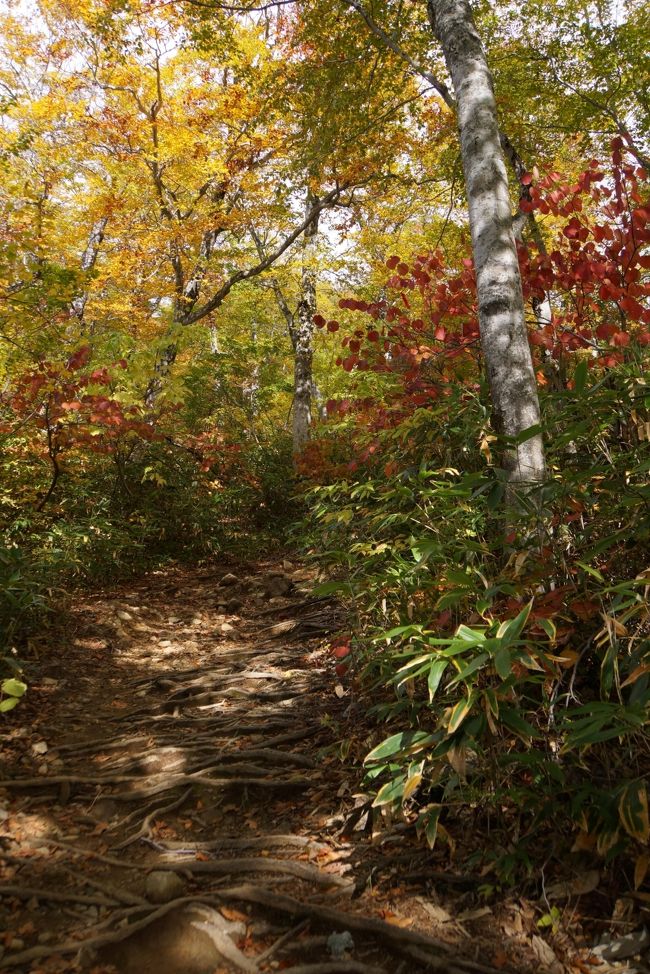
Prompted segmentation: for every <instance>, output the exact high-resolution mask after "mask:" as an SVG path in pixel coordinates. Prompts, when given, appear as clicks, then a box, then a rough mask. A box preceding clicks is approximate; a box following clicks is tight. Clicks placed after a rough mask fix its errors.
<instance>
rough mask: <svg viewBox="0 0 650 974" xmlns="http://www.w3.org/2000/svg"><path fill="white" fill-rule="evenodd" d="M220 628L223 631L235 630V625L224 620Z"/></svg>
mask: <svg viewBox="0 0 650 974" xmlns="http://www.w3.org/2000/svg"><path fill="white" fill-rule="evenodd" d="M219 629H220V630H221V632H224V633H227V632H234V631H235V627H234V626H231V625H230V623H229V622H222V623H221V625H220V626H219Z"/></svg>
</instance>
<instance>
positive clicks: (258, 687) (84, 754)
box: [0, 563, 542, 974]
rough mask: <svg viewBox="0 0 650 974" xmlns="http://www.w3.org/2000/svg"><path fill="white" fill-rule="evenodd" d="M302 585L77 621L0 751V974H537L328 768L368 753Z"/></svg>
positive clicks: (99, 608)
mask: <svg viewBox="0 0 650 974" xmlns="http://www.w3.org/2000/svg"><path fill="white" fill-rule="evenodd" d="M226 574H227V578H228V581H227V583H225V581H224V584H220V581H221V579H222V577H223V576H224V575H226ZM312 575H313V573H312V572H310V571H308V570H306V569H303V568H296V567H294V566H292V565H290V564H289V563H285V564H284V566H283V567H279V566H277V565H258V566H255V567H254V568H252V569H249V570H247V571H245V570H243V569H237V570H236V574H235V575H234V576H233V573H232V572H228V573H227V571H226V569H225V568H222V569H220V570H219V569H217V568H215V569H214V571H208V570H200V571H194V572H189V571H180V570H170V571H167V572H154V573H152V574H151V575H150V576H149V577H147V578H144V579H142V580H141V581H140V582H138V583H131V585H130V586H127V587H126V588H125V589H122V590H119V591H118V590H112V591H110V592H106V593H100V594H97V595H95V596H92V597H88V598H87V599H86V600H85V602H82V603H81V604H79V605H78V606H77V607H76V610H75V613H74V615H73V617H72V619H71V620H70V621H69V625H67V626H66V632H65V634H63V635H62V636H61V637H60V639H59V641H58V643H57V644H56V645H53V646H52V648H51V654H50V656H49V658H48V659H47V660H41V662H40V664H39V667H40V672H39V673H38V676H37V678H36V680H35V681H34V683H33V685H32V687H31V688H30V693H29V695H28V698H27V702H26V703H25V704H23V705H22V706H21V708H20V709H19V710H18V711H16V716H17V717H19V718H20V720H18V719H17V720H16V721H14V723H13V724H12V725H11V728H10V731H9V733H8V735H7V738H6V741H5V749H4V756H3V762H2V766H1V767H0V812H1V814H0V851H1V853H2V856H1V860H2V861H1V863H0V897H1V901H0V928H2V929H4V930H6V931H7V933H6V935H5V937H4V940H2V939H0V968H6V969H8V970H9V969H10V970H12V971H16V972H19V974H20V972H31V974H67V972H78V971H87V972H91V971H92V972H93V974H108V972H115V971H117V972H118V974H147V972H148V971H155V972H156V974H227V972H239V971H243V972H248V974H264V972H270V971H272V970H274V969H276V967H278V966H279V968H280V969H281V970H283V971H285V974H286V972H290V974H291V972H292V974H330V972H331V974H335V972H341V974H345V972H358V974H417V972H422V971H445V972H449V974H472V972H474V974H496V972H497V971H508V970H509V971H524V970H526V971H529V972H531V974H532V972H533V971H535V972H537V971H541V970H542V967H540V966H539V965H536V966H532V965H528V967H526V964H525V963H522V962H521V958H522V957H524V956H525V952H524V951H523V950H520V951H519V953H517V949H518V948H517V943H516V942H513V945H512V949H511V950H510V956H506V955H505V954H504V953H503V951H502V949H501V947H502V943H501V941H500V939H499V937H498V934H495V931H494V930H493V929H490V925H489V924H488V925H486V924H481V923H480V922H479V923H476V924H472V921H471V920H465V921H464V925H462V924H460V923H457V922H456V921H455V920H454V918H453V915H452V913H453V910H452V913H449V914H447V913H446V911H445V910H444V909H443V908H442V905H441V903H442V898H443V897H444V896H447V893H448V888H451V889H455V892H454V894H453V895H454V896H456V897H465V898H466V899H465V901H464V905H465V906H466V905H467V904H468V903H469V904H470V905H471V903H472V902H474V901H473V900H472V898H473V897H475V896H476V885H477V882H476V880H475V878H474V877H469V878H468V877H463V876H460V877H458V876H455V875H454V874H453V873H449V872H446V871H445V870H444V869H443V868H442V864H441V862H440V860H439V859H438V860H436V859H435V857H433V856H432V855H431V854H430V853H428V852H427V851H426V850H423V849H422V846H421V845H420V844H418V842H417V841H416V839H415V836H414V835H413V834H412V833H410V832H408V831H407V830H405V828H404V826H400V825H399V823H397V824H396V825H395V826H392V825H391V823H390V820H388V819H386V820H384V819H381V818H377V817H374V818H373V816H374V811H373V810H372V808H371V807H370V806H371V799H370V798H369V796H368V795H366V794H365V793H363V791H362V790H361V785H360V778H359V772H358V770H357V767H356V766H355V765H354V764H352V763H349V764H348V765H347V766H346V764H345V763H344V762H343V761H342V760H341V759H340V754H341V753H347V748H348V747H350V746H352V747H355V746H356V747H358V750H359V751H360V753H361V754H362V753H363V748H364V747H367V744H368V741H369V739H370V734H371V733H372V731H371V730H365V729H364V728H363V727H361V726H359V725H358V721H356V722H355V718H354V716H353V715H352V710H351V709H350V708H351V703H352V700H351V696H350V692H349V690H347V689H346V688H344V687H340V686H338V680H337V678H336V676H335V674H334V671H333V664H332V660H331V658H330V656H329V655H328V653H327V651H326V639H325V637H326V636H327V634H328V633H336V632H337V631H340V630H341V627H342V626H343V625H344V621H345V620H344V616H343V614H342V611H341V609H340V608H339V607H337V606H336V605H334V604H332V603H330V602H329V601H328V600H326V599H320V598H314V597H313V596H311V594H310V593H311V589H312V587H313V577H312ZM233 577H234V581H233ZM269 578H273V579H275V580H276V581H275V583H274V584H275V587H276V590H281V591H283V593H284V594H283V595H280V596H275V597H273V598H272V599H271V600H270V601H271V604H269V598H268V584H267V580H268V579H269ZM277 579H281V580H282V581H281V583H278V581H277ZM235 605H237V608H236V609H234V608H233V606H235ZM229 606H230V608H228V607H229ZM274 619H275V621H273V620H274ZM21 720H22V721H23V723H22V724H21V722H20V721H21ZM355 740H357V741H358V744H355ZM380 822H383V831H381V830H379V828H378V824H379V823H380ZM373 831H374V836H373ZM239 853H241V855H239ZM436 865H437V868H436ZM258 876H259V882H258V881H257V880H255V881H253V880H251V879H250V877H258ZM416 876H418V877H419V878H416ZM467 898H470V899H467ZM458 902H460V900H459V901H458ZM448 905H449V907H450V910H451V909H452V907H451V904H448ZM436 910H437V911H438V919H437V920H436V919H435V915H436ZM479 912H480V911H479ZM445 917H448V920H446V919H445ZM468 928H469V929H471V930H472V936H471V937H470V936H469V935H468V933H467V929H468ZM520 946H521V945H520Z"/></svg>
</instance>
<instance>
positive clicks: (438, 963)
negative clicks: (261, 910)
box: [219, 883, 503, 974]
mask: <svg viewBox="0 0 650 974" xmlns="http://www.w3.org/2000/svg"><path fill="white" fill-rule="evenodd" d="M219 896H221V897H223V899H224V900H228V899H234V900H240V901H243V902H247V903H257V904H259V905H260V906H265V907H267V908H268V909H270V910H278V911H280V912H281V913H288V914H289V915H290V916H295V917H309V918H310V919H312V920H318V921H321V922H322V921H324V922H325V923H327V924H328V925H330V926H331V927H334V928H336V929H337V930H357V931H358V932H359V933H361V934H366V935H368V936H371V937H373V938H374V939H379V940H383V941H386V942H388V943H389V944H390V945H391V946H392V947H393V948H394V949H397V950H403V949H404V948H416V949H417V950H418V954H421V955H422V957H421V958H420V957H418V960H419V962H420V963H426V966H428V967H430V968H431V969H432V970H438V971H443V972H444V974H466V972H467V971H474V972H479V974H503V969H502V970H501V971H498V970H497V968H495V967H491V966H490V965H487V964H480V963H478V962H476V961H471V960H469V959H467V958H464V957H453V958H452V957H450V954H451V953H452V950H453V948H451V947H450V946H449V944H446V943H444V941H441V940H436V939H435V938H433V937H429V936H427V935H426V934H423V933H419V932H418V931H416V930H409V929H407V928H404V927H397V926H394V925H393V924H391V923H385V922H384V921H383V920H378V919H375V918H374V917H364V916H360V915H359V914H356V913H343V912H341V911H340V910H335V909H333V908H332V907H329V906H320V905H319V904H316V903H302V902H300V901H299V900H296V899H293V898H292V897H290V896H284V895H282V894H281V893H278V892H277V891H276V890H271V889H265V888H264V887H261V886H253V885H252V883H245V884H242V885H240V886H232V887H226V888H225V889H223V890H221V891H220V893H219ZM427 950H432V951H435V952H436V954H437V955H438V956H431V955H430V954H428V953H427V952H426V951H427ZM440 954H443V955H444V959H443V958H441V957H440Z"/></svg>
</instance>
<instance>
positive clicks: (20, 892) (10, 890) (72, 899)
mask: <svg viewBox="0 0 650 974" xmlns="http://www.w3.org/2000/svg"><path fill="white" fill-rule="evenodd" d="M84 882H87V880H84ZM0 895H1V896H10V897H11V896H15V897H16V898H17V899H20V900H31V899H37V900H46V901H48V902H50V903H83V905H84V906H115V904H116V903H118V902H119V900H118V899H117V897H115V896H114V897H112V898H111V899H106V897H104V896H84V895H83V894H82V893H57V892H55V891H54V890H49V889H41V888H40V887H38V886H0Z"/></svg>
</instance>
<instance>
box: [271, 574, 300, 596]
mask: <svg viewBox="0 0 650 974" xmlns="http://www.w3.org/2000/svg"><path fill="white" fill-rule="evenodd" d="M292 587H293V582H292V581H291V579H290V578H287V576H286V575H269V577H268V578H267V579H266V581H265V583H264V591H265V592H266V594H267V596H269V597H270V598H277V597H278V596H280V595H288V594H289V592H290V591H291V589H292Z"/></svg>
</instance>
